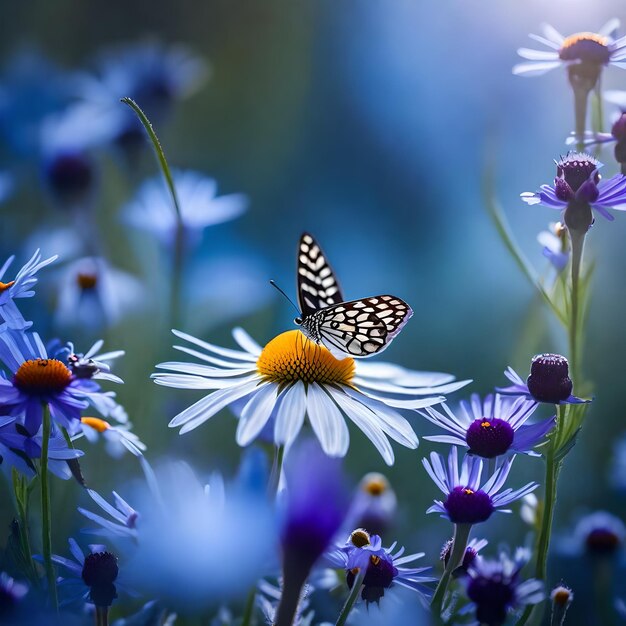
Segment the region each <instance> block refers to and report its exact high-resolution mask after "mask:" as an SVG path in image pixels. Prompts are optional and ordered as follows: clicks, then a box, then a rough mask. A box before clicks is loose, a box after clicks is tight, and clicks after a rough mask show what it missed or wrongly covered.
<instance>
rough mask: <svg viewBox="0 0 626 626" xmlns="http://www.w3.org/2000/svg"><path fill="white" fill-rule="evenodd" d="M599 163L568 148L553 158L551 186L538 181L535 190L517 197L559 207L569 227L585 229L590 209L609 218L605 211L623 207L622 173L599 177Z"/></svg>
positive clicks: (624, 184)
mask: <svg viewBox="0 0 626 626" xmlns="http://www.w3.org/2000/svg"><path fill="white" fill-rule="evenodd" d="M601 167H602V163H600V161H598V160H597V159H595V158H594V157H592V156H590V155H588V154H585V153H582V152H569V153H568V154H567V155H566V156H564V157H561V158H560V159H559V160H558V161H556V169H557V175H556V178H555V179H554V186H550V185H542V186H541V189H540V190H539V191H537V192H531V191H525V192H524V193H522V194H520V197H521V198H522V200H523V201H524V202H526V204H529V205H535V204H539V205H541V206H545V207H548V208H550V209H556V210H557V211H563V221H564V223H565V225H566V226H567V228H568V229H569V230H570V231H575V230H582V231H584V232H586V231H587V230H589V228H590V227H591V225H592V224H593V221H594V220H593V215H592V211H591V209H593V210H594V211H596V212H597V213H598V214H599V215H601V216H602V217H604V218H605V219H607V220H608V221H610V222H611V221H613V220H614V219H615V217H614V216H613V215H612V214H611V213H610V212H609V209H610V210H614V211H625V210H626V176H623V175H622V174H616V175H615V176H613V177H612V178H609V179H608V180H600V174H599V173H598V170H599V169H600V168H601Z"/></svg>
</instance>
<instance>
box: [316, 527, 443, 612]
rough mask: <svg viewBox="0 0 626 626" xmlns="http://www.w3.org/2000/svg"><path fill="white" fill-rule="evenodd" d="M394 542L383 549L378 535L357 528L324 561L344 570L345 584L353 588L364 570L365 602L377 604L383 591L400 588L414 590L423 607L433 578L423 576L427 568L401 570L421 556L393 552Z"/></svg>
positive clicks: (363, 593) (400, 550)
mask: <svg viewBox="0 0 626 626" xmlns="http://www.w3.org/2000/svg"><path fill="white" fill-rule="evenodd" d="M396 547H397V543H395V542H394V543H393V544H392V545H391V546H390V547H389V548H384V547H383V544H382V539H381V538H380V536H379V535H370V534H369V533H368V532H367V531H366V530H364V529H362V528H358V529H356V530H355V531H353V532H352V533H351V534H350V537H349V538H348V540H347V541H346V543H345V544H343V545H337V546H335V547H334V548H333V549H332V550H330V551H329V552H328V553H327V555H326V561H327V562H328V563H329V564H330V565H331V566H332V567H336V568H341V569H344V570H345V571H346V582H347V584H348V587H350V588H352V586H353V585H354V583H355V580H356V578H357V575H358V574H359V572H362V571H363V570H364V571H365V576H364V578H363V580H362V583H361V584H362V585H363V588H362V590H361V598H362V599H363V600H365V602H366V603H370V602H376V603H378V602H379V601H380V599H381V598H382V597H383V596H384V595H385V590H386V589H389V588H390V587H392V586H393V585H399V586H401V587H406V588H408V589H411V590H412V591H415V592H416V593H418V594H419V596H420V600H421V601H422V603H423V604H424V605H425V604H427V601H428V598H430V596H431V594H432V590H431V589H430V588H429V587H428V586H427V583H430V582H432V581H434V580H435V579H434V578H432V577H430V576H424V575H423V573H424V572H425V571H427V570H428V569H430V568H429V567H404V565H406V564H408V563H413V562H414V561H417V560H418V559H421V558H422V557H423V556H424V553H423V552H420V553H416V554H408V555H404V548H403V547H400V548H398V549H397V550H396Z"/></svg>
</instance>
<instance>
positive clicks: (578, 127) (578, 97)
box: [572, 85, 589, 152]
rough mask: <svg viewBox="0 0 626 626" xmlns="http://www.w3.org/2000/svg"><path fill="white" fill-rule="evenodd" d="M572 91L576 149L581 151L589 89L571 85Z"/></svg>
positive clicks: (582, 148)
mask: <svg viewBox="0 0 626 626" xmlns="http://www.w3.org/2000/svg"><path fill="white" fill-rule="evenodd" d="M572 87H573V91H574V117H575V126H574V128H575V132H576V142H577V144H576V149H577V150H578V152H582V151H583V150H584V149H585V143H584V141H583V140H584V137H585V123H586V120H587V103H588V101H589V90H588V89H587V88H586V87H581V86H574V85H573V86H572Z"/></svg>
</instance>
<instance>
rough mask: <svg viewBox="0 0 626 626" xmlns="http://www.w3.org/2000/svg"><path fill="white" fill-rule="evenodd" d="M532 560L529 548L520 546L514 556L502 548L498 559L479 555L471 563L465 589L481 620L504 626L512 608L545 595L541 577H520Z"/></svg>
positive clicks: (540, 599)
mask: <svg viewBox="0 0 626 626" xmlns="http://www.w3.org/2000/svg"><path fill="white" fill-rule="evenodd" d="M529 560H530V551H529V550H527V549H525V548H518V549H517V550H516V552H515V555H514V557H513V559H510V558H509V556H508V555H507V554H506V553H504V552H501V553H500V556H499V558H498V560H497V561H492V560H487V559H476V560H475V561H474V562H473V563H472V565H471V566H470V568H469V570H468V575H467V577H466V578H465V579H464V580H465V590H466V593H467V597H468V598H469V599H470V600H471V601H472V602H473V604H474V609H475V613H476V620H477V621H478V622H479V623H481V624H485V625H486V626H501V625H502V624H504V623H505V621H506V619H507V616H508V615H509V613H510V612H511V611H513V610H515V609H517V608H519V607H523V606H526V605H528V604H537V603H539V602H541V601H542V600H543V599H544V597H545V593H544V588H543V583H542V582H541V581H540V580H536V579H534V578H531V579H529V580H524V581H522V580H520V572H521V570H522V568H523V567H524V566H525V565H526V563H528V561H529Z"/></svg>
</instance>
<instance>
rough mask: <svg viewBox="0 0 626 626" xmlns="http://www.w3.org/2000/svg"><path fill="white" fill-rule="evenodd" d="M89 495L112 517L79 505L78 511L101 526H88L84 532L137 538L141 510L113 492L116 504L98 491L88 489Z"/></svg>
mask: <svg viewBox="0 0 626 626" xmlns="http://www.w3.org/2000/svg"><path fill="white" fill-rule="evenodd" d="M86 491H87V493H88V494H89V497H90V498H91V499H92V500H93V501H94V502H95V503H96V504H97V505H98V506H99V507H100V508H101V509H102V511H104V512H105V513H106V514H107V515H108V516H109V517H110V518H111V519H107V518H106V517H103V516H102V515H99V514H98V513H93V512H92V511H88V510H87V509H84V508H82V507H78V512H79V513H80V514H81V515H83V516H84V517H86V518H87V519H88V520H90V521H92V522H95V523H96V524H98V525H99V526H100V528H86V529H83V531H82V532H83V533H88V534H91V535H104V536H114V537H130V538H132V539H137V536H138V534H137V522H138V521H139V517H140V515H139V512H138V511H136V510H135V509H133V507H132V506H130V504H128V502H126V500H124V499H123V498H122V497H121V496H119V495H118V494H117V493H116V492H115V491H114V492H113V500H114V502H115V506H113V505H111V504H109V503H108V502H107V501H106V500H105V499H104V498H103V497H102V496H101V495H100V494H99V493H98V492H96V491H94V490H93V489H87V490H86Z"/></svg>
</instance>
